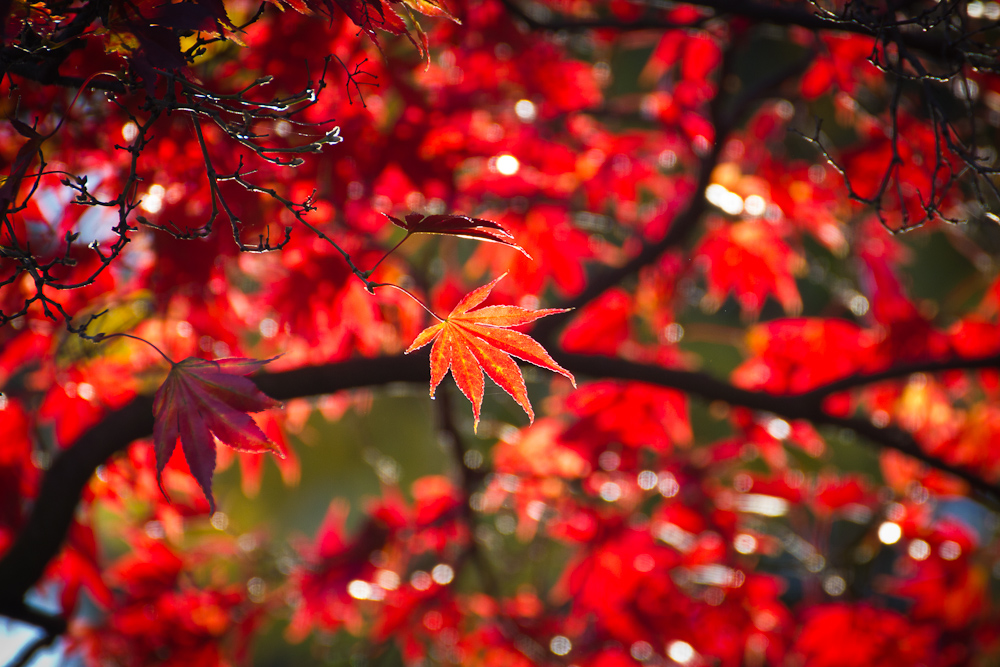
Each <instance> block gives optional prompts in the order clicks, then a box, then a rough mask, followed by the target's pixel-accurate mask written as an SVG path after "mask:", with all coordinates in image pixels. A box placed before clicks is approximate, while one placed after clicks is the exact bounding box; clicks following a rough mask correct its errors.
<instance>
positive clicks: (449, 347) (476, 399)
mask: <svg viewBox="0 0 1000 667" xmlns="http://www.w3.org/2000/svg"><path fill="white" fill-rule="evenodd" d="M506 275H507V274H506V273H505V274H503V275H502V276H500V277H499V278H497V279H496V280H494V281H493V282H491V283H489V284H487V285H483V286H482V287H480V288H478V289H475V290H473V291H472V292H470V293H469V294H467V295H465V297H464V298H463V299H462V300H461V301H460V302H459V303H458V305H457V306H455V309H454V310H452V311H451V313H450V314H449V315H448V318H447V319H445V320H443V321H441V322H439V323H438V324H435V325H434V326H432V327H428V328H427V329H424V330H423V331H421V332H420V334H418V335H417V337H416V339H415V340H414V341H413V344H412V345H410V347H409V348H407V350H406V352H407V354H409V353H410V352H413V351H414V350H419V349H420V348H422V347H423V346H425V345H427V344H428V343H430V342H431V341H434V347H432V348H431V397H432V398H433V397H434V391H435V389H437V386H438V385H439V384H440V383H441V380H443V379H444V376H445V374H446V373H447V372H448V369H449V368H450V369H451V374H452V376H453V377H454V378H455V383H456V384H457V385H458V388H459V389H461V390H462V393H463V394H465V397H466V398H468V399H469V400H470V401H472V414H473V415H474V417H475V419H476V421H475V424H476V427H478V426H479V409H480V407H481V406H482V403H483V371H486V374H487V375H489V376H490V379H492V380H493V381H494V382H496V383H497V384H498V385H500V387H501V388H503V390H504V391H506V392H507V393H508V394H510V395H511V396H512V397H513V398H514V400H515V401H517V404H518V405H520V406H521V407H522V408H523V409H524V411H525V412H526V413H527V414H528V418H529V419H531V420H532V421H534V419H535V413H534V411H533V410H532V409H531V403H530V402H529V401H528V391H527V389H526V387H525V385H524V376H523V375H521V369H520V368H518V366H517V363H516V362H515V361H514V360H513V359H511V355H513V356H515V357H517V358H518V359H523V360H524V361H527V362H530V363H532V364H535V365H536V366H541V367H542V368H548V369H549V370H551V371H555V372H556V373H560V374H562V375H565V376H566V377H567V378H569V380H570V382H572V383H573V386H574V387H575V386H576V380H575V379H574V378H573V374H572V373H570V372H569V371H567V370H566V369H565V368H563V367H562V366H560V365H559V364H557V363H556V362H555V360H554V359H553V358H552V357H550V356H549V353H548V352H546V351H545V349H544V348H543V347H542V346H541V345H539V344H538V343H537V342H536V341H535V340H534V339H533V338H531V337H530V336H526V335H525V334H523V333H520V332H518V331H513V330H511V329H509V328H508V327H516V326H519V325H521V324H527V323H529V322H534V321H535V320H537V319H539V318H541V317H545V316H546V315H554V314H556V313H564V312H566V309H563V308H546V309H543V310H528V309H526V308H520V307H518V306H485V307H483V308H480V309H478V310H472V309H473V308H475V307H476V306H478V305H479V304H481V303H482V302H483V301H485V300H486V297H488V296H489V294H490V291H492V290H493V287H494V286H495V285H496V284H497V283H498V282H500V280H502V279H503V277H504V276H506Z"/></svg>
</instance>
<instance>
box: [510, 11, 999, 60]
mask: <svg viewBox="0 0 1000 667" xmlns="http://www.w3.org/2000/svg"><path fill="white" fill-rule="evenodd" d="M501 2H503V4H504V6H505V7H507V9H508V11H510V12H511V14H513V15H514V16H516V17H517V18H519V19H520V20H521V21H524V23H526V24H527V25H528V27H529V28H531V29H533V30H573V31H576V30H595V29H612V30H620V31H624V32H628V31H635V30H670V29H687V30H690V29H692V28H695V29H697V28H698V27H700V26H701V24H702V23H703V22H696V23H688V24H678V23H677V22H675V21H669V20H666V19H664V18H662V17H659V16H657V17H650V16H643V17H640V18H638V19H635V20H619V19H615V18H610V17H597V18H586V19H575V18H563V17H554V18H547V19H542V18H539V17H537V16H532V14H531V12H529V11H527V10H525V9H524V7H522V5H521V4H520V3H519V2H518V0H501ZM684 4H686V5H692V6H695V7H701V8H703V9H710V10H712V11H714V12H715V14H716V15H725V16H732V17H739V18H743V19H747V20H749V21H751V22H753V23H759V24H769V25H775V26H782V27H788V26H796V27H799V28H805V29H807V30H813V31H816V32H819V31H826V32H840V33H853V34H857V35H866V36H869V37H879V36H881V34H882V31H883V30H884V28H885V27H886V25H893V21H891V20H889V21H886V22H885V24H886V25H883V24H882V23H880V24H877V25H874V24H872V23H869V22H866V21H862V20H860V19H855V18H851V19H840V18H837V17H834V16H829V15H823V14H821V13H820V12H819V10H817V9H815V8H809V7H805V6H794V5H789V4H777V3H773V4H772V3H768V2H754V1H752V0H749V1H748V0H689V1H688V2H685V3H684ZM802 4H803V5H806V4H807V3H802ZM901 27H905V28H906V30H905V31H903V32H902V33H901V39H902V41H903V42H904V43H905V44H906V45H907V46H909V47H911V48H915V49H919V50H921V51H923V52H925V53H927V54H928V55H931V56H934V57H938V58H940V57H944V58H949V59H956V60H959V61H964V60H966V57H967V56H969V55H970V54H968V53H966V52H965V51H963V50H961V49H960V48H959V47H958V46H957V43H958V42H959V40H955V41H952V40H949V39H946V38H944V37H942V36H941V35H940V34H938V32H930V31H927V30H926V29H925V28H923V27H922V26H920V25H919V24H916V23H914V24H912V25H905V26H901ZM975 46H980V45H975ZM971 55H974V54H971Z"/></svg>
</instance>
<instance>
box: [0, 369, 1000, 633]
mask: <svg viewBox="0 0 1000 667" xmlns="http://www.w3.org/2000/svg"><path fill="white" fill-rule="evenodd" d="M552 356H553V357H554V358H555V360H556V361H557V362H558V363H560V364H561V365H563V366H564V367H566V368H567V369H569V370H570V371H571V372H573V373H576V374H579V375H581V376H584V377H593V378H606V379H618V380H635V381H640V382H648V383H650V384H655V385H658V386H662V387H670V388H672V389H677V390H679V391H683V392H685V393H688V394H693V395H695V396H699V397H701V398H703V399H705V400H707V401H723V402H726V403H729V404H730V405H734V406H741V407H746V408H750V409H752V410H760V411H765V412H769V413H772V414H775V415H778V416H780V417H783V418H787V419H803V420H808V421H810V422H812V423H813V424H816V425H828V426H835V427H838V428H846V429H850V430H851V431H853V432H855V433H857V434H858V435H860V436H862V437H863V438H865V439H867V440H869V441H870V442H871V443H872V444H873V445H875V446H877V447H883V448H887V449H894V450H897V451H900V452H903V453H905V454H907V455H909V456H912V457H914V458H916V459H918V460H920V461H922V462H924V463H926V464H927V465H929V466H931V467H933V468H936V469H938V470H942V471H944V472H947V473H950V474H952V475H954V476H955V477H957V478H959V479H962V480H963V481H965V482H966V483H968V484H969V486H970V487H971V488H972V489H974V490H975V492H976V493H977V495H978V497H979V498H980V499H981V500H983V501H984V502H987V503H989V504H992V505H997V504H1000V486H998V485H997V484H994V483H992V482H990V481H987V480H984V479H982V478H980V477H977V476H976V475H975V474H973V473H972V472H970V471H968V470H965V469H964V468H961V467H958V466H955V465H952V464H950V463H948V462H946V461H944V460H942V459H939V458H937V457H935V456H932V455H930V454H927V453H926V452H924V451H923V450H922V449H921V448H920V446H919V444H918V443H917V441H916V440H915V439H914V438H913V437H912V436H911V435H910V434H908V433H906V432H905V431H902V430H900V429H898V428H895V427H887V428H878V427H876V426H874V425H873V424H872V423H871V422H869V421H867V420H865V419H863V418H857V417H835V416H832V415H830V414H828V413H826V412H825V411H824V410H823V408H822V402H823V399H824V398H825V397H827V396H829V395H830V394H831V393H834V392H838V391H845V390H848V389H852V388H856V387H862V386H865V385H869V384H872V383H874V382H881V381H886V380H892V379H898V378H904V377H907V376H909V375H910V374H912V373H915V372H926V373H931V372H942V371H948V370H965V369H979V368H998V367H1000V354H998V355H991V356H989V357H982V358H978V359H951V360H944V361H928V362H913V363H907V364H901V365H899V366H896V367H893V368H891V369H887V370H884V371H880V372H877V373H870V374H861V375H856V376H852V377H850V378H845V379H843V380H837V381H834V382H831V383H829V384H827V385H824V386H823V387H819V388H817V389H814V390H812V391H810V392H806V393H801V394H784V395H775V394H767V393H764V392H759V391H751V390H747V389H742V388H739V387H736V386H734V385H732V384H730V383H728V382H726V381H724V380H720V379H718V378H715V377H712V376H711V375H708V374H707V373H703V372H699V371H684V370H675V369H669V368H661V367H658V366H650V365H646V364H640V363H635V362H631V361H626V360H623V359H617V358H612V357H595V356H586V355H579V354H569V353H566V352H562V351H560V350H553V351H552ZM428 378H429V370H428V365H427V357H426V354H415V355H409V356H392V357H377V358H373V359H351V360H348V361H343V362H336V363H331V364H325V365H321V366H309V367H305V368H298V369H295V370H290V371H284V372H281V373H269V374H260V375H257V376H255V377H254V378H253V379H254V382H256V383H257V385H258V386H259V387H260V389H261V390H262V391H264V392H265V393H267V394H269V395H270V396H272V397H274V398H277V399H279V400H287V399H292V398H300V397H306V396H315V395H321V394H329V393H333V392H336V391H342V390H345V389H356V388H361V387H374V386H382V385H386V384H391V383H395V382H405V383H424V382H427V381H428ZM152 432H153V416H152V399H151V398H150V397H148V396H143V397H139V398H137V399H135V400H133V401H132V402H131V403H129V404H128V405H127V406H125V407H124V408H121V409H119V410H116V411H114V412H111V413H109V414H108V415H107V416H106V417H105V418H104V419H103V420H102V421H101V422H100V423H99V424H98V425H97V426H95V427H94V428H92V429H91V430H90V431H88V432H87V433H85V434H84V435H83V436H82V437H81V438H80V439H79V440H78V441H77V442H76V443H75V444H74V445H73V446H72V447H70V448H69V449H66V450H64V451H63V452H62V453H61V454H60V455H59V456H57V457H56V459H55V461H54V463H53V464H52V467H51V468H50V469H49V471H48V472H47V473H46V475H45V478H44V479H43V481H42V485H41V489H40V490H39V495H38V498H37V499H36V501H35V505H34V508H33V510H32V513H31V515H30V516H29V517H28V520H27V522H26V524H25V527H24V529H23V530H22V531H21V533H20V534H19V535H18V537H17V540H16V541H15V542H14V545H13V546H12V547H11V549H10V550H9V551H8V552H7V553H6V554H5V555H4V557H3V559H2V560H0V614H3V615H7V616H10V617H12V618H18V619H20V620H24V621H26V622H28V623H33V624H35V625H38V626H39V627H42V628H43V629H46V630H47V631H56V630H58V629H59V628H60V627H63V628H64V623H65V621H63V620H62V619H58V620H53V619H52V617H47V616H43V615H39V614H38V613H37V612H34V613H32V612H31V611H30V610H29V609H28V608H27V607H26V606H25V605H24V603H23V600H24V596H25V594H26V593H27V592H28V591H29V590H30V589H31V587H32V586H34V585H35V583H37V582H38V581H39V580H40V579H41V577H42V575H43V573H44V571H45V567H46V566H47V564H48V563H49V561H50V560H52V558H54V557H55V556H56V555H57V554H58V553H59V550H60V549H61V547H62V543H63V540H64V539H65V536H66V533H67V531H68V529H69V526H70V524H71V522H72V519H73V514H74V512H75V510H76V506H77V504H78V503H79V500H80V497H81V495H82V493H83V490H84V488H85V487H86V485H87V483H88V481H89V480H90V478H91V476H92V475H93V474H94V472H95V470H96V469H97V467H98V466H99V465H101V464H102V463H104V462H105V461H106V460H107V459H109V458H110V457H112V456H113V455H114V454H116V453H117V452H120V451H123V450H124V449H125V448H126V447H128V445H129V444H130V443H131V442H132V441H134V440H137V439H139V438H143V437H148V436H149V435H150V434H152ZM60 624H63V625H60ZM60 632H61V630H60V631H58V632H55V634H59V633H60Z"/></svg>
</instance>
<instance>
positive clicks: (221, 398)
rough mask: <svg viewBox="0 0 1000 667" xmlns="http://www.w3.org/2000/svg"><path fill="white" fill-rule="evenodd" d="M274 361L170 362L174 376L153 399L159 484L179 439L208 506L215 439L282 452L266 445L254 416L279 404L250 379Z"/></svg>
mask: <svg viewBox="0 0 1000 667" xmlns="http://www.w3.org/2000/svg"><path fill="white" fill-rule="evenodd" d="M269 361H273V359H266V360H263V361H262V360H259V359H241V358H231V359H217V360H215V361H207V360H205V359H197V358H194V357H191V358H188V359H185V360H184V361H180V362H177V363H173V362H171V364H172V366H171V368H170V373H169V374H168V375H167V379H166V380H164V381H163V385H161V386H160V388H159V389H158V390H157V392H156V396H155V397H154V399H153V418H154V425H153V445H154V447H155V450H156V479H157V482H159V483H160V490H161V491H163V495H164V496H166V495H167V494H166V491H164V490H163V482H162V480H161V479H160V477H161V475H162V473H163V469H164V467H166V465H167V462H168V461H169V460H170V456H171V455H172V454H173V452H174V447H175V446H176V444H177V438H178V437H180V440H181V447H182V448H183V450H184V457H185V458H186V459H187V462H188V467H189V468H190V469H191V474H192V475H193V476H194V478H195V480H197V482H198V484H199V486H201V488H202V490H203V491H204V492H205V497H206V498H207V499H208V504H209V507H210V508H211V509H212V511H213V512H214V511H215V499H214V498H213V497H212V473H213V472H214V471H215V439H218V440H219V442H222V443H224V444H226V445H229V446H230V447H232V448H233V449H236V450H238V451H241V452H256V453H260V452H273V453H275V454H277V455H278V456H279V457H281V458H284V456H285V455H284V453H283V452H282V451H281V449H280V448H279V447H278V446H277V445H275V444H274V443H273V442H271V441H270V440H268V438H267V436H266V435H264V432H263V431H261V430H260V427H259V426H257V424H256V422H254V420H253V418H252V417H250V415H249V414H247V413H250V412H261V411H262V410H267V409H268V408H273V407H277V406H278V405H281V404H280V403H279V402H278V401H276V400H274V399H273V398H271V397H270V396H267V395H265V394H264V393H263V392H261V391H260V389H258V388H257V385H255V384H254V383H253V381H251V380H250V379H249V378H245V377H241V376H244V375H249V374H251V373H253V372H255V371H258V370H260V368H261V367H262V366H263V365H264V364H266V363H268V362H269Z"/></svg>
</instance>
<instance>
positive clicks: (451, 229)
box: [385, 213, 531, 259]
mask: <svg viewBox="0 0 1000 667" xmlns="http://www.w3.org/2000/svg"><path fill="white" fill-rule="evenodd" d="M385 217H387V218H389V219H390V220H392V222H393V224H395V225H396V226H398V227H402V228H403V229H405V230H406V236H407V238H409V237H410V236H412V235H413V234H444V235H448V236H461V237H462V238H467V239H478V240H480V241H492V242H493V243H502V244H504V245H507V246H510V247H511V248H516V249H517V250H520V251H521V252H522V253H523V254H524V255H525V256H526V257H528V259H531V256H530V255H528V253H527V252H525V250H524V248H522V247H521V246H519V245H517V243H515V242H514V237H513V236H511V235H510V233H508V232H507V230H506V229H504V228H503V227H502V226H501V225H500V223H498V222H493V221H492V220H484V219H482V218H470V217H468V216H464V215H428V216H426V217H425V216H423V215H421V214H420V213H410V214H409V215H407V216H406V219H405V220H400V219H399V218H394V217H392V216H391V215H386V216H385ZM403 240H404V241H405V240H406V239H403Z"/></svg>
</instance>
